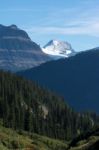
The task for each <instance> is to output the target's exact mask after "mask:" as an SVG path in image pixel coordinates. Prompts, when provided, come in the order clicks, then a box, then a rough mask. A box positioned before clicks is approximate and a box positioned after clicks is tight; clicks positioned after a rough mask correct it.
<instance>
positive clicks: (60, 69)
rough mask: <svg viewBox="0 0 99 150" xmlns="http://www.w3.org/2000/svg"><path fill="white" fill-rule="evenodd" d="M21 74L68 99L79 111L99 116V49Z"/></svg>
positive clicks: (46, 64)
mask: <svg viewBox="0 0 99 150" xmlns="http://www.w3.org/2000/svg"><path fill="white" fill-rule="evenodd" d="M19 74H20V75H22V76H24V77H26V78H28V79H31V80H35V81H37V82H38V83H40V84H41V85H43V86H45V87H47V88H49V89H51V90H53V91H55V92H56V93H58V94H60V95H61V96H63V97H65V98H66V99H67V100H68V103H69V104H71V105H72V106H73V107H74V108H76V109H77V110H92V111H96V112H98V113H99V107H98V106H99V48H96V49H93V50H89V51H85V52H81V53H79V54H77V55H76V56H73V57H70V58H68V59H64V60H58V61H52V62H48V63H45V64H43V65H41V66H39V67H37V68H34V69H30V70H26V71H23V72H20V73H19Z"/></svg>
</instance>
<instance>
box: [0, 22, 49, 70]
mask: <svg viewBox="0 0 99 150" xmlns="http://www.w3.org/2000/svg"><path fill="white" fill-rule="evenodd" d="M49 60H51V58H50V57H49V56H48V55H47V54H44V53H43V52H42V50H41V48H40V46H39V45H37V44H36V43H35V42H33V41H32V40H31V39H30V37H29V36H28V34H27V33H26V32H25V31H24V30H21V29H19V28H18V27H17V26H16V25H11V26H3V25H0V69H4V70H10V71H14V72H15V71H19V70H24V69H29V68H32V67H34V66H38V65H40V64H41V63H44V62H46V61H49Z"/></svg>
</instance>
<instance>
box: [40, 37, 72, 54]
mask: <svg viewBox="0 0 99 150" xmlns="http://www.w3.org/2000/svg"><path fill="white" fill-rule="evenodd" d="M42 51H43V52H44V53H46V54H49V55H52V56H57V57H69V56H72V55H74V54H75V51H74V50H73V49H72V47H71V45H70V44H69V43H68V42H64V41H59V40H51V41H50V42H48V43H47V44H46V45H45V46H44V47H43V48H42Z"/></svg>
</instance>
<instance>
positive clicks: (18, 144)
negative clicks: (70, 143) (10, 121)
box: [0, 125, 67, 150]
mask: <svg viewBox="0 0 99 150" xmlns="http://www.w3.org/2000/svg"><path fill="white" fill-rule="evenodd" d="M12 149H13V150H15V149H17V150H56V149H57V150H66V149H67V144H66V143H64V142H63V141H59V140H55V139H51V138H48V137H45V136H40V135H37V134H32V135H29V133H27V132H22V133H18V132H16V131H14V130H12V129H8V128H5V127H3V126H2V125H0V150H12Z"/></svg>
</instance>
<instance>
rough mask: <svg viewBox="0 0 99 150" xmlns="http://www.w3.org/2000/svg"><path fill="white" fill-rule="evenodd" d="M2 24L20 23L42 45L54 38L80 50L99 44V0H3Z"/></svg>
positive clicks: (1, 9) (0, 3) (1, 5)
mask: <svg viewBox="0 0 99 150" xmlns="http://www.w3.org/2000/svg"><path fill="white" fill-rule="evenodd" d="M0 23H1V24H4V25H11V24H16V25H17V26H18V27H20V28H22V29H24V30H26V31H27V32H28V34H29V35H30V37H31V39H32V40H33V41H35V42H37V43H38V44H40V45H41V46H43V45H45V44H46V43H47V42H48V41H49V40H51V39H58V40H64V41H68V42H70V43H71V45H72V47H73V48H74V49H75V50H77V51H81V50H86V49H90V48H93V47H98V46H99V0H0Z"/></svg>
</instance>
